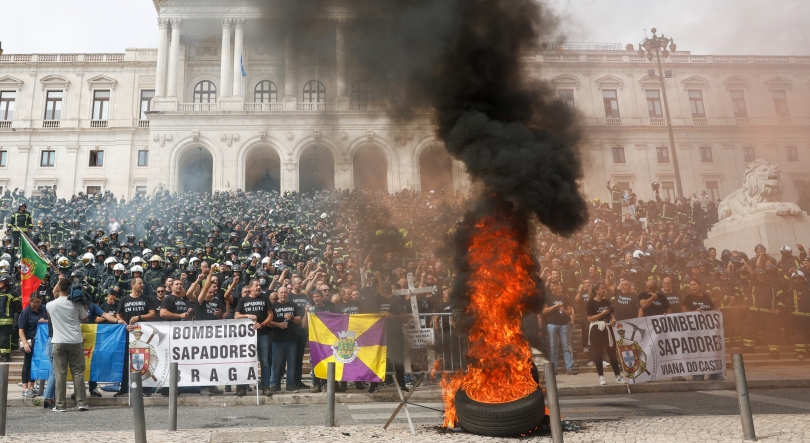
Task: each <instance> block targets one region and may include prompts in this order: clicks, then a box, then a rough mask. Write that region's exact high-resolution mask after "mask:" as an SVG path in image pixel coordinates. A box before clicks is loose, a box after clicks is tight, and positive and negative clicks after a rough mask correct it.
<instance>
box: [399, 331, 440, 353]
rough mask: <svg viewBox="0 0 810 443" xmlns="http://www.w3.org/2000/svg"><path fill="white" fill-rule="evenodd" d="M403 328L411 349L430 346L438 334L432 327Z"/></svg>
mask: <svg viewBox="0 0 810 443" xmlns="http://www.w3.org/2000/svg"><path fill="white" fill-rule="evenodd" d="M403 330H404V331H405V340H406V341H407V344H408V346H409V347H410V348H411V349H422V348H429V347H431V346H433V343H434V342H435V341H436V334H435V332H434V331H433V329H432V328H419V329H408V328H403Z"/></svg>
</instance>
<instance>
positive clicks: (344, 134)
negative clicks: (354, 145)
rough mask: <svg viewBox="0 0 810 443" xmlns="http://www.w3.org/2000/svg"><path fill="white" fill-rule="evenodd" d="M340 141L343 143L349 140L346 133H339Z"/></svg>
mask: <svg viewBox="0 0 810 443" xmlns="http://www.w3.org/2000/svg"><path fill="white" fill-rule="evenodd" d="M340 139H341V140H343V141H344V142H345V141H346V140H348V139H349V134H347V133H345V132H341V133H340Z"/></svg>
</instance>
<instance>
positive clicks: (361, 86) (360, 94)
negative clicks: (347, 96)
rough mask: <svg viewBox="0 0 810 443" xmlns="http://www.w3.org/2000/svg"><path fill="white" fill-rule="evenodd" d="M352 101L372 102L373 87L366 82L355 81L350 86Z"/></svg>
mask: <svg viewBox="0 0 810 443" xmlns="http://www.w3.org/2000/svg"><path fill="white" fill-rule="evenodd" d="M352 102H354V103H372V102H374V88H372V87H371V85H370V84H368V83H367V82H357V83H355V84H354V86H352Z"/></svg>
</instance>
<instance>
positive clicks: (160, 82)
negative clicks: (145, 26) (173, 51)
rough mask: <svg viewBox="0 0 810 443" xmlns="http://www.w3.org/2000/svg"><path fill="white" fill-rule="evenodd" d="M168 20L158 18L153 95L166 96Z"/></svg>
mask: <svg viewBox="0 0 810 443" xmlns="http://www.w3.org/2000/svg"><path fill="white" fill-rule="evenodd" d="M168 26H169V20H167V19H165V18H160V19H158V52H157V75H156V78H155V97H165V96H166V50H167V49H168V47H167V46H168V43H169V35H168V30H167V28H168Z"/></svg>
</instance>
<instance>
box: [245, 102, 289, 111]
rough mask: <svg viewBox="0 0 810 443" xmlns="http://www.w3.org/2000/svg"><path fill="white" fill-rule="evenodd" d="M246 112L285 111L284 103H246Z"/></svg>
mask: <svg viewBox="0 0 810 443" xmlns="http://www.w3.org/2000/svg"><path fill="white" fill-rule="evenodd" d="M244 109H245V111H264V112H269V111H283V110H284V103H245V106H244Z"/></svg>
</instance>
